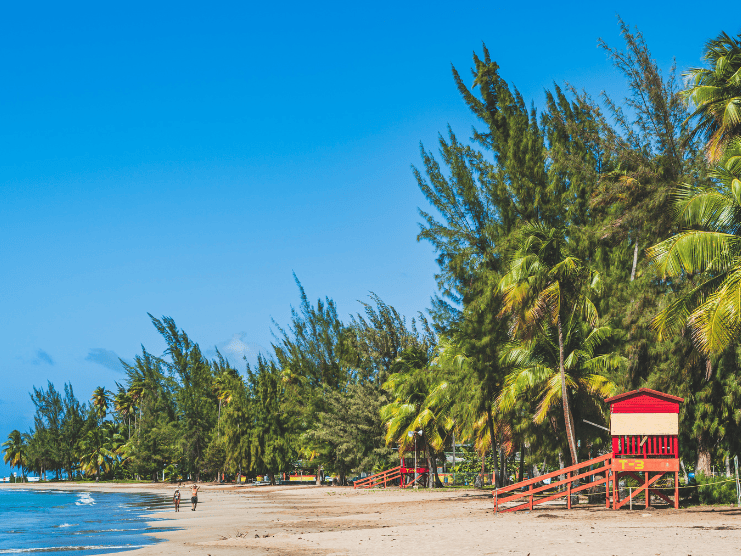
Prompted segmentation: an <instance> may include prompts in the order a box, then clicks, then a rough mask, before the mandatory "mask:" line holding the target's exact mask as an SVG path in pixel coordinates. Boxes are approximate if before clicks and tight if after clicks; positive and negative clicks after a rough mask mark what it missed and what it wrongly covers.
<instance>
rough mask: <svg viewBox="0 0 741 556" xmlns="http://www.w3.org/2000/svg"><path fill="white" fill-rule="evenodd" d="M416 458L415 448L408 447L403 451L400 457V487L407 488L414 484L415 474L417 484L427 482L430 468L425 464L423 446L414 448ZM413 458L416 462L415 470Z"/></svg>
mask: <svg viewBox="0 0 741 556" xmlns="http://www.w3.org/2000/svg"><path fill="white" fill-rule="evenodd" d="M416 452H417V453H416V456H417V457H416V458H415V457H414V456H415V449H410V450H408V451H406V452H404V453H403V454H402V455H401V457H400V458H399V459H400V462H399V464H400V467H401V469H400V471H401V484H400V486H401V487H402V488H407V487H410V486H414V481H415V475H416V481H417V485H422V486H424V485H426V484H427V475H428V474H429V472H430V468H429V467H428V466H427V458H426V454H425V449H424V448H423V447H421V446H420V447H419V448H417V449H416ZM415 459H416V463H417V467H416V470H415V467H414V464H415Z"/></svg>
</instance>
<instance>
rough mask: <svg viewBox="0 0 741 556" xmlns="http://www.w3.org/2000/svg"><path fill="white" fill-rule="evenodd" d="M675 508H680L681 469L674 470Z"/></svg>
mask: <svg viewBox="0 0 741 556" xmlns="http://www.w3.org/2000/svg"><path fill="white" fill-rule="evenodd" d="M674 509H675V510H678V509H679V471H675V472H674Z"/></svg>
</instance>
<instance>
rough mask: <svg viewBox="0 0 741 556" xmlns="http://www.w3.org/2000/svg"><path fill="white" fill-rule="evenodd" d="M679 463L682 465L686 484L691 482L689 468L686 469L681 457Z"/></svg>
mask: <svg viewBox="0 0 741 556" xmlns="http://www.w3.org/2000/svg"><path fill="white" fill-rule="evenodd" d="M679 465H681V466H682V473H683V474H684V484H687V483H689V482H690V477H689V475H687V469H685V467H684V462H683V461H682V460H681V459H680V460H679Z"/></svg>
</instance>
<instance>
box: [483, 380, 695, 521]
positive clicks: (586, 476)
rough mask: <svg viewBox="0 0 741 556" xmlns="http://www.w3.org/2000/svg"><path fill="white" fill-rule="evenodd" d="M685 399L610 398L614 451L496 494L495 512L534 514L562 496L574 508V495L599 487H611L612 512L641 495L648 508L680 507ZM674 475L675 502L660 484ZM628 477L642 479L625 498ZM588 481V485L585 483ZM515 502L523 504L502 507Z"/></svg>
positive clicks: (644, 392) (647, 393)
mask: <svg viewBox="0 0 741 556" xmlns="http://www.w3.org/2000/svg"><path fill="white" fill-rule="evenodd" d="M683 401H684V399H683V398H679V397H677V396H672V395H669V394H664V393H663V392H657V391H656V390H650V389H649V388H639V389H638V390H633V391H631V392H625V393H624V394H619V395H617V396H613V397H611V398H607V399H606V400H605V402H606V403H607V404H609V406H610V429H609V430H610V435H611V436H612V450H611V451H610V452H608V453H606V454H604V455H601V456H599V457H596V458H594V459H590V460H587V461H583V462H581V463H578V464H576V465H572V466H571V467H566V468H564V469H558V470H556V471H552V472H550V473H546V474H545V475H541V476H539V477H533V478H532V479H527V480H525V481H520V482H519V483H515V484H513V485H509V486H506V487H504V488H499V489H496V490H494V491H493V492H492V496H493V498H494V508H495V510H496V511H502V512H512V511H517V510H525V509H529V510H532V509H533V506H535V505H537V504H542V503H545V502H548V501H550V500H556V499H558V498H565V499H566V505H567V507H568V508H569V509H571V503H572V495H574V494H576V493H578V492H581V491H584V490H586V489H590V490H593V491H594V488H595V487H597V486H598V485H605V486H604V488H605V505H606V507H608V508H609V507H610V495H611V494H612V508H613V509H615V510H617V509H619V508H621V507H622V506H624V505H625V504H627V503H632V502H631V501H632V500H633V499H634V498H635V497H636V496H639V495H641V494H642V495H643V496H644V498H645V504H646V507H647V508H648V507H649V506H650V504H651V496H652V495H653V496H658V497H659V498H661V499H662V500H664V501H666V502H667V503H668V504H671V505H673V506H674V507H675V508H679V404H681V403H682V402H683ZM592 424H595V423H592ZM597 426H599V425H597ZM601 428H604V427H601ZM672 474H673V475H674V500H672V499H671V498H670V497H669V496H668V495H667V493H666V489H661V490H660V489H659V488H658V485H657V481H658V480H659V479H660V478H661V477H663V476H665V475H670V476H671V475H672ZM627 477H630V478H632V479H634V480H635V481H637V482H638V486H637V487H636V488H634V489H633V488H632V489H631V492H630V494H629V495H628V497H627V498H624V499H622V500H621V499H620V488H619V487H620V479H623V478H627ZM582 480H583V481H586V482H585V483H582V484H580V483H579V481H582ZM546 481H549V482H548V484H546ZM554 490H555V492H554ZM541 493H542V497H540V498H537V499H536V498H535V495H537V494H541ZM523 499H524V501H523ZM510 502H520V503H519V504H517V505H514V506H509V505H508V506H506V507H503V506H502V505H503V504H505V503H510Z"/></svg>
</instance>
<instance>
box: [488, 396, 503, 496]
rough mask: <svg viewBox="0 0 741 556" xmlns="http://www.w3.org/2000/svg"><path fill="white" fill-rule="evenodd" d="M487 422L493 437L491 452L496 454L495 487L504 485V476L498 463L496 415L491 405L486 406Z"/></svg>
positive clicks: (494, 458) (493, 471) (491, 437)
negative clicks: (493, 414)
mask: <svg viewBox="0 0 741 556" xmlns="http://www.w3.org/2000/svg"><path fill="white" fill-rule="evenodd" d="M486 424H487V425H488V426H489V438H490V439H491V453H492V455H493V456H494V457H493V458H492V459H493V460H494V469H492V473H494V481H493V482H494V487H501V486H502V477H501V476H500V473H499V465H498V464H497V442H496V439H497V437H496V435H495V434H494V417H493V416H492V414H491V406H487V407H486Z"/></svg>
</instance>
